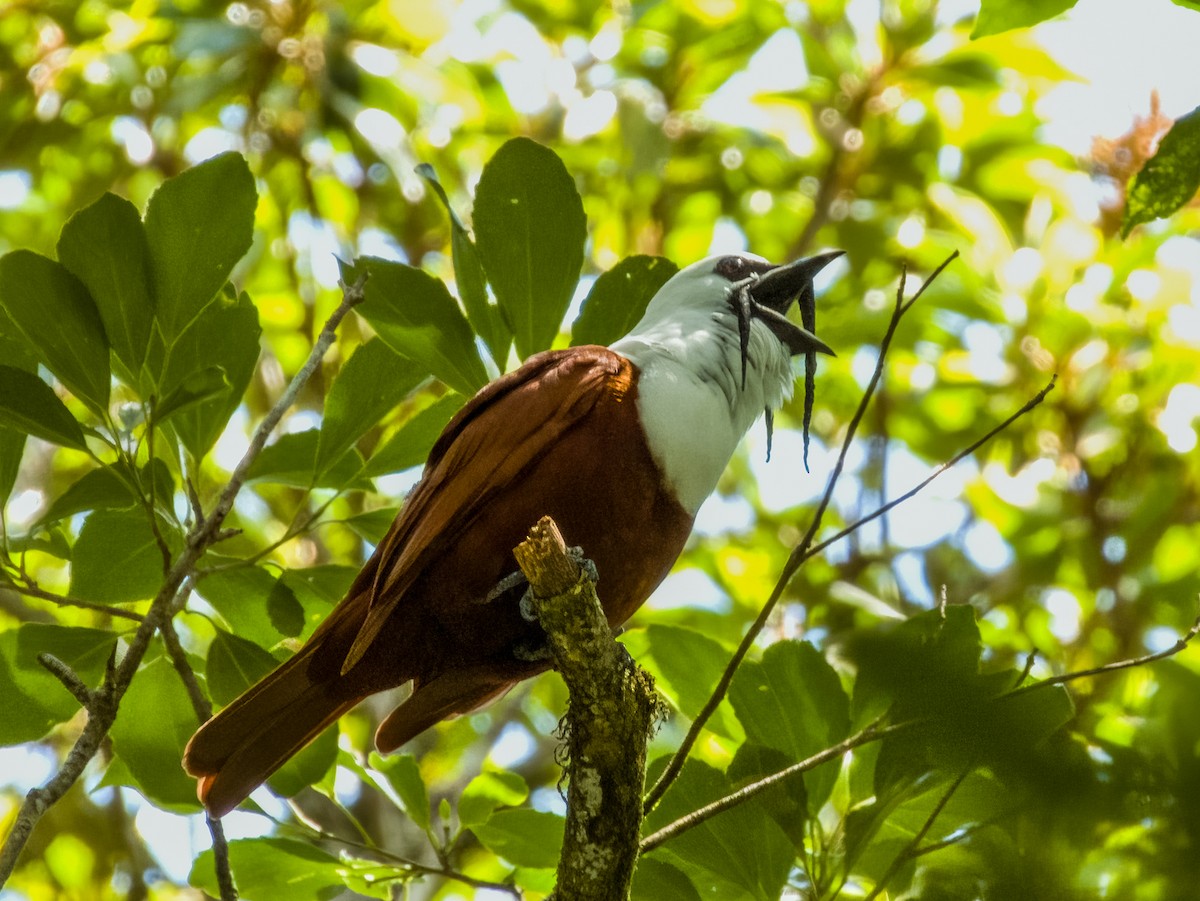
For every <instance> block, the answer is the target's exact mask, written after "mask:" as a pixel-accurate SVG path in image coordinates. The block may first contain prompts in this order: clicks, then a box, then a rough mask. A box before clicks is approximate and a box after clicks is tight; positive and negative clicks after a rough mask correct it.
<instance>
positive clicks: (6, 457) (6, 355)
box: [0, 308, 38, 508]
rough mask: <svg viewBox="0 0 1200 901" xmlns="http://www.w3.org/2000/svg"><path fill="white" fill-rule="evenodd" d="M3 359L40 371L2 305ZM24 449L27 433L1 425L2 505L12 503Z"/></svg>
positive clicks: (0, 348)
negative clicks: (10, 500)
mask: <svg viewBox="0 0 1200 901" xmlns="http://www.w3.org/2000/svg"><path fill="white" fill-rule="evenodd" d="M0 360H4V361H5V362H6V363H7V365H9V366H14V367H16V368H17V369H24V370H25V371H26V372H29V373H36V372H37V366H38V363H37V357H36V356H35V355H34V353H33V351H32V350H31V349H30V348H28V347H26V346H25V342H24V341H22V340H21V337H20V335H19V334H18V333H17V330H16V327H15V326H13V325H12V324H11V323H9V321H8V316H7V315H6V314H5V312H4V310H3V308H0ZM24 451H25V433H24V432H22V431H20V430H18V429H12V428H9V427H8V426H5V425H0V508H3V507H4V505H5V504H6V503H8V497H9V495H10V494H12V490H13V486H14V485H15V484H16V483H17V474H18V473H19V471H20V469H21V455H22V454H23V453H24Z"/></svg>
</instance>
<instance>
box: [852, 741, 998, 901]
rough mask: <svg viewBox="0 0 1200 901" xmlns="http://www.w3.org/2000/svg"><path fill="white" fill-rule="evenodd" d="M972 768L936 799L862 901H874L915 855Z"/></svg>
mask: <svg viewBox="0 0 1200 901" xmlns="http://www.w3.org/2000/svg"><path fill="white" fill-rule="evenodd" d="M974 768H975V767H974V765H973V764H972V765H970V766H966V767H963V770H962V772H961V773H959V774H958V778H957V779H955V780H954V782H953V783H952V784H951V786H950V787H949V788H948V789H946V793H945V794H943V795H942V796H941V797H940V798H938V801H937V803H936V804H934V805H933V810H931V811H930V812H929V816H927V817H926V818H925V822H924V823H922V824H921V828H920V829H918V830H917V834H916V835H914V836H913V837H912V841H910V842H909V843H908V844H907V845H905V846H904V849H903V850H902V851H901V852H900V853H899V854H897V855H896V856H895V857H894V858H893V859H892V862H891V863H890V864H888V868H887V869H886V870H884V872H883V875H882V876H880V877H879V880H878V881H877V882H876V883H875V887H874V888H872V889H871V893H870V894H869V895H867V897H866V898H864V899H863V901H874V899H875V898H878V897H879V893H880V892H882V891H883V889H884V887H885V886H886V885H887V884H888V883H889V882H890V881H891V879H892V877H893V876H895V875H896V871H897V870H899V869H900V867H901V866H903V865H904V863H905V862H906V861H907V860H909V859H910V858H912V857H914V856H915V855H916V851H917V846H918V845H919V844H921V841H922V840H923V839H924V838H925V836H926V835H928V834H929V830H930V829H932V828H933V823H934V820H936V819H937V818H938V817H939V816H941V813H942V811H943V810H945V809H946V805H947V804H949V803H950V798H951V797H953V796H954V793H955V792H956V791H958V787H959V786H960V785H962V784H963V780H964V779H966V778H967V776H968V775H969V774H970V773H971V771H972V770H973V769H974Z"/></svg>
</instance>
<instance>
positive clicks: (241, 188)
mask: <svg viewBox="0 0 1200 901" xmlns="http://www.w3.org/2000/svg"><path fill="white" fill-rule="evenodd" d="M257 203H258V194H257V192H256V190H255V187H254V177H253V176H252V175H251V174H250V167H249V166H247V165H246V161H245V160H244V159H242V157H241V156H240V155H238V154H236V153H222V154H221V155H219V156H215V157H213V158H212V159H210V160H206V161H204V162H203V163H201V164H200V165H198V166H193V167H192V168H191V169H188V170H187V171H185V172H182V173H180V174H179V175H176V176H175V177H174V178H169V179H167V180H166V181H165V182H163V183H162V185H161V186H160V187H159V189H158V190H157V191H155V192H154V196H153V197H151V198H150V204H149V206H147V208H146V238H147V240H148V242H149V247H150V258H151V259H152V260H153V269H154V300H155V303H156V305H157V308H158V320H159V322H160V323H161V325H162V330H163V333H164V335H166V337H167V339H168V343H170V340H171V339H172V338H174V337H175V336H176V335H179V334H181V333H182V332H183V331H184V329H185V328H187V326H188V325H189V324H190V323H191V322H192V320H193V319H195V318H196V316H197V315H198V314H199V313H200V311H201V310H202V309H203V308H204V307H205V306H207V305H208V303H209V302H210V301H211V300H212V299H213V297H214V296H216V294H217V292H218V291H220V290H221V288H222V286H223V285H224V284H225V282H226V281H228V279H229V274H230V272H231V271H232V270H233V266H234V264H235V263H237V261H238V260H240V259H241V258H242V257H243V256H245V254H246V251H248V250H249V249H250V243H251V240H252V239H253V236H254V208H255V206H256V205H257ZM256 321H257V319H256Z"/></svg>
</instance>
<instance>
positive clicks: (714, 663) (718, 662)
mask: <svg viewBox="0 0 1200 901" xmlns="http://www.w3.org/2000/svg"><path fill="white" fill-rule="evenodd" d="M635 635H636V633H634V634H631V635H629V636H626V637H625V638H623V639H622V640H623V641H624V642H625V644H626V645H627V646H629V647H630V653H632V654H633V655H634V656H635V657H636V658H637V659H639V660H641V661H642V663H643V665H644V666H646V667H647V668H648V669H649V670H650V671H651V673H652V674H653V675H654V677H655V678H656V679H657V680H658V683H659V690H660V691H663V692H664V693H665V694H666V695H667V696H668V697H669V698H671V700H672V701H674V702H675V704H676V705H678V707H679V710H680V712H681V713H683V715H684V716H686V717H688V718H689V719H695V717H696V715H697V714H698V713H699V712H700V710H701V708H702V707H703V706H704V704H705V702H706V701H708V698H709V696H710V695H711V694H712V690H713V688H715V687H716V684H717V681H718V680H719V679H720V678H721V673H723V672H724V671H725V666H726V665H727V664H728V663H729V651H728V650H726V649H725V648H723V647H722V646H721V645H720V644H719V643H717V642H716V641H714V640H713V639H711V638H709V637H708V636H706V635H701V634H700V633H699V632H696V631H693V630H692V629H684V628H682V627H679V626H660V625H654V626H650V627H649V628H647V629H646V630H645V636H646V639H647V646H646V650H645V652H644V653H638V652H636V650H635V649H634V647H633V644H634V641H635ZM647 655H648V656H647ZM707 728H708V729H710V730H712V731H713V732H714V733H716V734H717V735H720V736H723V737H725V738H731V739H733V740H734V741H741V740H742V738H743V737H744V734H743V732H742V729H741V726H740V725H739V723H738V721H737V720H736V719H735V718H734V716H733V715H732V712H731V710H730V708H729V706H728V705H726V704H722V705H721V706H720V707H718V708H717V712H716V713H715V714H714V715H713V717H712V718H711V719H710V720H709V721H708V726H707Z"/></svg>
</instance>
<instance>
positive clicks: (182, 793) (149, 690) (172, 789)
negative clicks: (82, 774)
mask: <svg viewBox="0 0 1200 901" xmlns="http://www.w3.org/2000/svg"><path fill="white" fill-rule="evenodd" d="M198 725H199V723H198V722H197V719H196V713H195V711H194V710H193V709H192V705H191V701H190V700H189V699H188V694H187V689H185V688H184V687H183V682H182V681H180V679H179V675H178V674H177V673H176V672H175V669H174V667H173V666H172V665H171V662H170V660H168V659H167V658H166V657H158V658H156V659H155V660H153V661H151V662H150V663H149V664H147V665H146V666H144V667H142V669H141V670H139V671H138V673H137V675H136V676H135V677H134V680H133V682H132V683H131V684H130V686H129V690H128V691H126V692H125V696H124V697H123V698H122V699H121V709H120V712H119V713H118V714H117V721H116V723H114V724H113V727H112V732H111V733H110V734H111V736H112V743H113V751H114V753H116V754H117V756H119V757H120V758H121V760H122V761H123V762H124V763H125V766H126V767H127V768H128V770H129V774H130V775H131V776H132V777H133V778H134V780H136V783H137V786H138V788H139V789H140V790H141V791H142V793H143V794H145V795H146V797H147V798H149V799H150V800H151V801H153V802H154V803H155V804H157V805H158V806H160V807H166V808H168V809H172V810H184V811H194V810H196V809H197V808H198V807H199V806H200V802H199V801H198V800H197V799H196V783H195V781H194V780H193V779H192V778H191V777H190V776H188V775H187V774H186V773H185V772H184V771H183V768H182V767H181V766H180V765H179V761H180V760H181V759H182V758H183V748H184V746H185V745H186V744H187V741H188V739H189V738H191V736H192V733H193V732H195V731H196V727H197V726H198Z"/></svg>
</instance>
